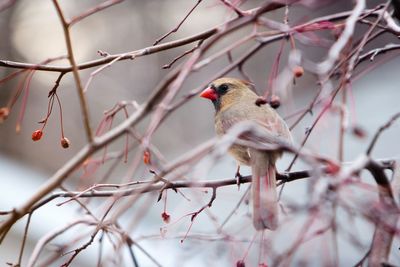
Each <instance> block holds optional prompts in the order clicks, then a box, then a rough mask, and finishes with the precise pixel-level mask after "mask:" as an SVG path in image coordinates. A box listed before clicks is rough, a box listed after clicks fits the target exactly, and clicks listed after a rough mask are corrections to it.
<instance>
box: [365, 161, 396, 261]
mask: <svg viewBox="0 0 400 267" xmlns="http://www.w3.org/2000/svg"><path fill="white" fill-rule="evenodd" d="M366 169H367V170H368V171H369V172H370V173H371V174H372V176H373V177H374V179H375V181H376V183H377V185H378V187H379V202H380V210H379V211H380V214H379V216H377V218H378V220H377V223H376V226H375V231H374V235H373V238H372V244H371V250H370V254H369V258H368V266H369V267H373V266H382V264H383V263H386V262H387V261H388V259H389V253H390V248H391V246H392V241H393V236H394V235H395V233H396V224H397V220H398V217H399V209H398V207H397V205H396V202H395V199H394V197H393V192H392V189H391V186H390V182H389V179H388V178H387V176H386V174H385V172H384V168H383V166H382V165H381V164H379V163H378V162H376V161H373V160H372V159H371V160H370V161H369V163H368V164H367V166H366Z"/></svg>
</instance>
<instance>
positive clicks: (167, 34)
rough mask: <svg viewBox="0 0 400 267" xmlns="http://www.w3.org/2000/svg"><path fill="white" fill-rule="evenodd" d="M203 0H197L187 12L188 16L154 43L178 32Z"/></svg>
mask: <svg viewBox="0 0 400 267" xmlns="http://www.w3.org/2000/svg"><path fill="white" fill-rule="evenodd" d="M201 1H203V0H197V3H196V4H195V5H194V6H193V7H192V9H190V10H189V12H188V13H187V14H186V16H185V17H184V18H183V19H182V20H181V22H179V24H178V25H177V26H176V27H175V28H173V29H172V30H171V31H169V32H167V33H166V34H164V35H163V36H161V37H160V38H158V39H157V40H156V41H155V42H154V44H153V45H156V44H158V43H159V42H161V41H162V40H164V39H165V38H167V37H168V36H170V35H171V34H172V33H174V32H177V31H178V30H179V28H180V27H181V26H182V24H183V23H184V22H185V20H186V19H187V18H188V17H189V16H190V14H192V12H193V11H194V10H195V9H196V7H197V6H198V5H200V3H201Z"/></svg>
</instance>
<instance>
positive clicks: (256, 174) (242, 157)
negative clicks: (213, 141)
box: [200, 78, 292, 230]
mask: <svg viewBox="0 0 400 267" xmlns="http://www.w3.org/2000/svg"><path fill="white" fill-rule="evenodd" d="M248 85H249V83H247V82H245V81H241V80H238V79H234V78H220V79H218V80H215V81H214V82H212V83H211V84H210V86H209V87H208V88H207V89H205V90H204V91H203V92H202V93H201V94H200V96H201V97H204V98H208V99H210V100H211V101H212V103H213V104H214V107H215V130H216V132H217V134H218V135H220V136H221V135H223V134H225V133H226V132H227V131H228V129H229V128H230V127H231V126H233V125H234V124H235V123H238V122H242V121H253V122H256V123H257V124H258V125H260V126H262V127H263V129H265V131H266V133H268V134H269V135H271V136H273V137H276V138H277V139H281V140H283V141H284V142H287V143H291V140H292V138H291V135H290V131H289V128H288V127H287V125H286V123H285V122H284V121H283V119H282V118H281V117H280V116H279V115H278V113H276V111H275V110H274V109H272V108H271V107H270V106H269V105H257V104H256V101H257V99H258V96H257V95H256V94H255V93H254V92H253V91H252V90H251V89H250V88H249V87H248ZM229 152H230V154H232V156H233V157H234V158H235V159H236V161H237V162H238V166H240V164H244V165H248V166H251V170H252V199H253V224H254V227H255V228H256V229H257V230H264V229H271V230H274V229H276V228H277V226H278V200H277V193H276V177H275V175H276V169H275V162H276V160H277V159H278V158H279V157H280V156H281V153H280V152H277V151H275V152H269V151H261V150H257V149H254V148H248V147H244V146H242V145H237V144H235V145H233V146H232V147H231V148H230V149H229ZM239 175H240V174H239Z"/></svg>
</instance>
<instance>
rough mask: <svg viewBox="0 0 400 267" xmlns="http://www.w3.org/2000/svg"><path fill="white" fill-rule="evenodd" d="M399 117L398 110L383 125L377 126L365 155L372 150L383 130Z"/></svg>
mask: <svg viewBox="0 0 400 267" xmlns="http://www.w3.org/2000/svg"><path fill="white" fill-rule="evenodd" d="M398 118H400V112H398V113H396V114H394V115H393V116H392V117H391V118H390V119H389V121H388V122H386V123H385V124H384V125H382V126H381V127H379V129H378V131H377V132H376V133H375V135H374V137H373V138H372V141H371V144H370V145H369V146H368V149H367V152H366V154H367V155H370V154H371V152H372V149H374V146H375V144H376V142H377V141H378V138H379V136H380V135H381V134H382V132H383V131H385V130H387V129H388V128H390V126H392V124H393V123H394V122H395V121H396V120H397V119H398Z"/></svg>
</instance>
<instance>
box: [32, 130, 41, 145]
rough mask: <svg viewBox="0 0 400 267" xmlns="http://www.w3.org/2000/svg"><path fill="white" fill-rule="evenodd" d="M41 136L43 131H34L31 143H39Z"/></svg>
mask: <svg viewBox="0 0 400 267" xmlns="http://www.w3.org/2000/svg"><path fill="white" fill-rule="evenodd" d="M42 136H43V131H42V130H36V131H34V132H33V133H32V140H33V141H35V142H36V141H39V140H40V139H41V138H42Z"/></svg>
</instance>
